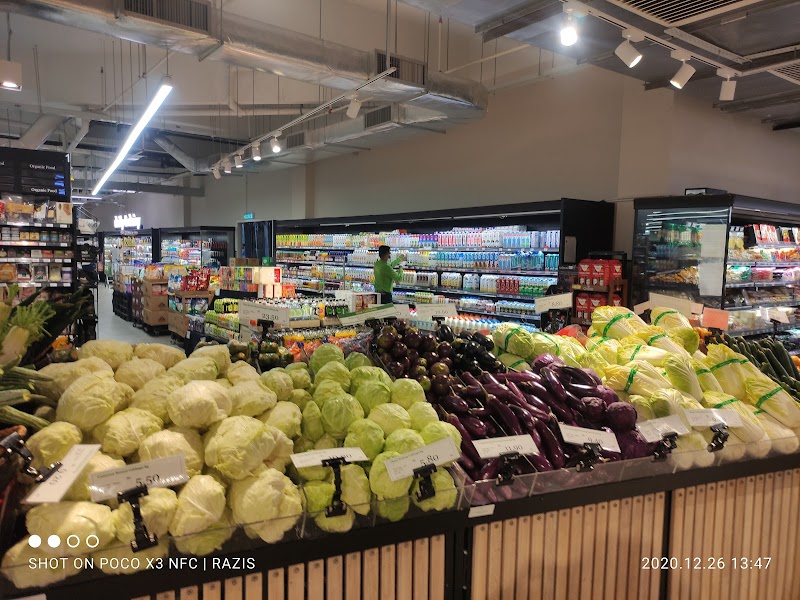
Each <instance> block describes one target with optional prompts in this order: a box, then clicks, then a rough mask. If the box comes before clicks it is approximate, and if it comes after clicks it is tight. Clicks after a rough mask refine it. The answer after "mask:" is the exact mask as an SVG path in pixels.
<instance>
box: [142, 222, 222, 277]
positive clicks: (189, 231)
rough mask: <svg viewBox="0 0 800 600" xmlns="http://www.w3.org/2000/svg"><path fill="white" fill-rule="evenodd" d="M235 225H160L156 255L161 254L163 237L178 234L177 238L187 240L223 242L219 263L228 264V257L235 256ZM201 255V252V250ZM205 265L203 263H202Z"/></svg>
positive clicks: (167, 237) (170, 237) (166, 237)
mask: <svg viewBox="0 0 800 600" xmlns="http://www.w3.org/2000/svg"><path fill="white" fill-rule="evenodd" d="M235 232H236V228H235V227H212V226H208V227H207V226H198V227H162V228H161V229H159V240H158V256H159V260H161V258H163V257H162V256H161V243H162V242H163V241H164V240H165V239H172V238H173V236H178V239H184V240H189V241H192V242H194V241H214V242H225V243H226V248H225V257H224V260H220V261H219V264H220V265H221V266H223V267H226V266H228V259H229V258H231V257H234V256H236V248H235V240H234V237H235ZM201 257H202V252H201ZM202 266H205V265H202Z"/></svg>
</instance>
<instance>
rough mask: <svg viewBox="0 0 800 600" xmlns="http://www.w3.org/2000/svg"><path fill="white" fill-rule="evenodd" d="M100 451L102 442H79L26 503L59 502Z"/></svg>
mask: <svg viewBox="0 0 800 600" xmlns="http://www.w3.org/2000/svg"><path fill="white" fill-rule="evenodd" d="M99 451H100V444H78V445H76V446H73V447H72V448H70V449H69V452H67V454H66V455H65V456H64V458H62V459H61V461H60V462H61V466H60V467H58V470H57V471H56V472H55V473H53V474H52V475H50V477H48V478H47V479H46V480H45V481H44V482H43V483H42V484H41V485H38V486H37V487H36V489H34V490H33V492H32V493H31V494H30V496H28V497H27V498H26V499H25V503H26V504H44V503H45V502H59V501H60V500H61V498H63V497H64V494H66V493H67V491H69V488H70V487H72V484H73V483H75V480H76V479H77V478H78V476H79V475H80V474H81V471H83V468H84V467H85V466H86V464H87V463H88V462H89V461H90V460H91V458H92V457H93V456H94V455H95V454H97V453H98V452H99Z"/></svg>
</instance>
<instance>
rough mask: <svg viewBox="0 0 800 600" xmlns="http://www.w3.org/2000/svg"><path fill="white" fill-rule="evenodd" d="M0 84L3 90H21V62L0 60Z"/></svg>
mask: <svg viewBox="0 0 800 600" xmlns="http://www.w3.org/2000/svg"><path fill="white" fill-rule="evenodd" d="M0 86H2V88H3V89H4V90H13V91H15V92H19V91H20V90H22V64H21V63H18V62H11V61H10V60H0Z"/></svg>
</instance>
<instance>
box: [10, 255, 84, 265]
mask: <svg viewBox="0 0 800 600" xmlns="http://www.w3.org/2000/svg"><path fill="white" fill-rule="evenodd" d="M73 260H74V259H72V258H28V257H27V256H25V257H20V258H10V257H6V258H0V263H19V264H32V263H35V264H39V263H63V264H69V263H71V262H72V261H73Z"/></svg>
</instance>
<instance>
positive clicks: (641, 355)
mask: <svg viewBox="0 0 800 600" xmlns="http://www.w3.org/2000/svg"><path fill="white" fill-rule="evenodd" d="M668 356H671V354H670V353H669V352H668V351H666V350H662V349H661V348H656V347H655V346H648V345H647V344H645V343H644V342H642V341H641V340H640V341H639V343H637V344H625V345H624V346H623V345H620V346H619V350H618V351H617V360H616V361H615V362H616V363H617V364H620V365H627V364H628V363H629V362H631V361H632V360H644V361H646V362H649V363H650V364H651V365H653V366H656V367H661V366H663V365H664V361H665V360H666V358H667V357H668Z"/></svg>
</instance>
